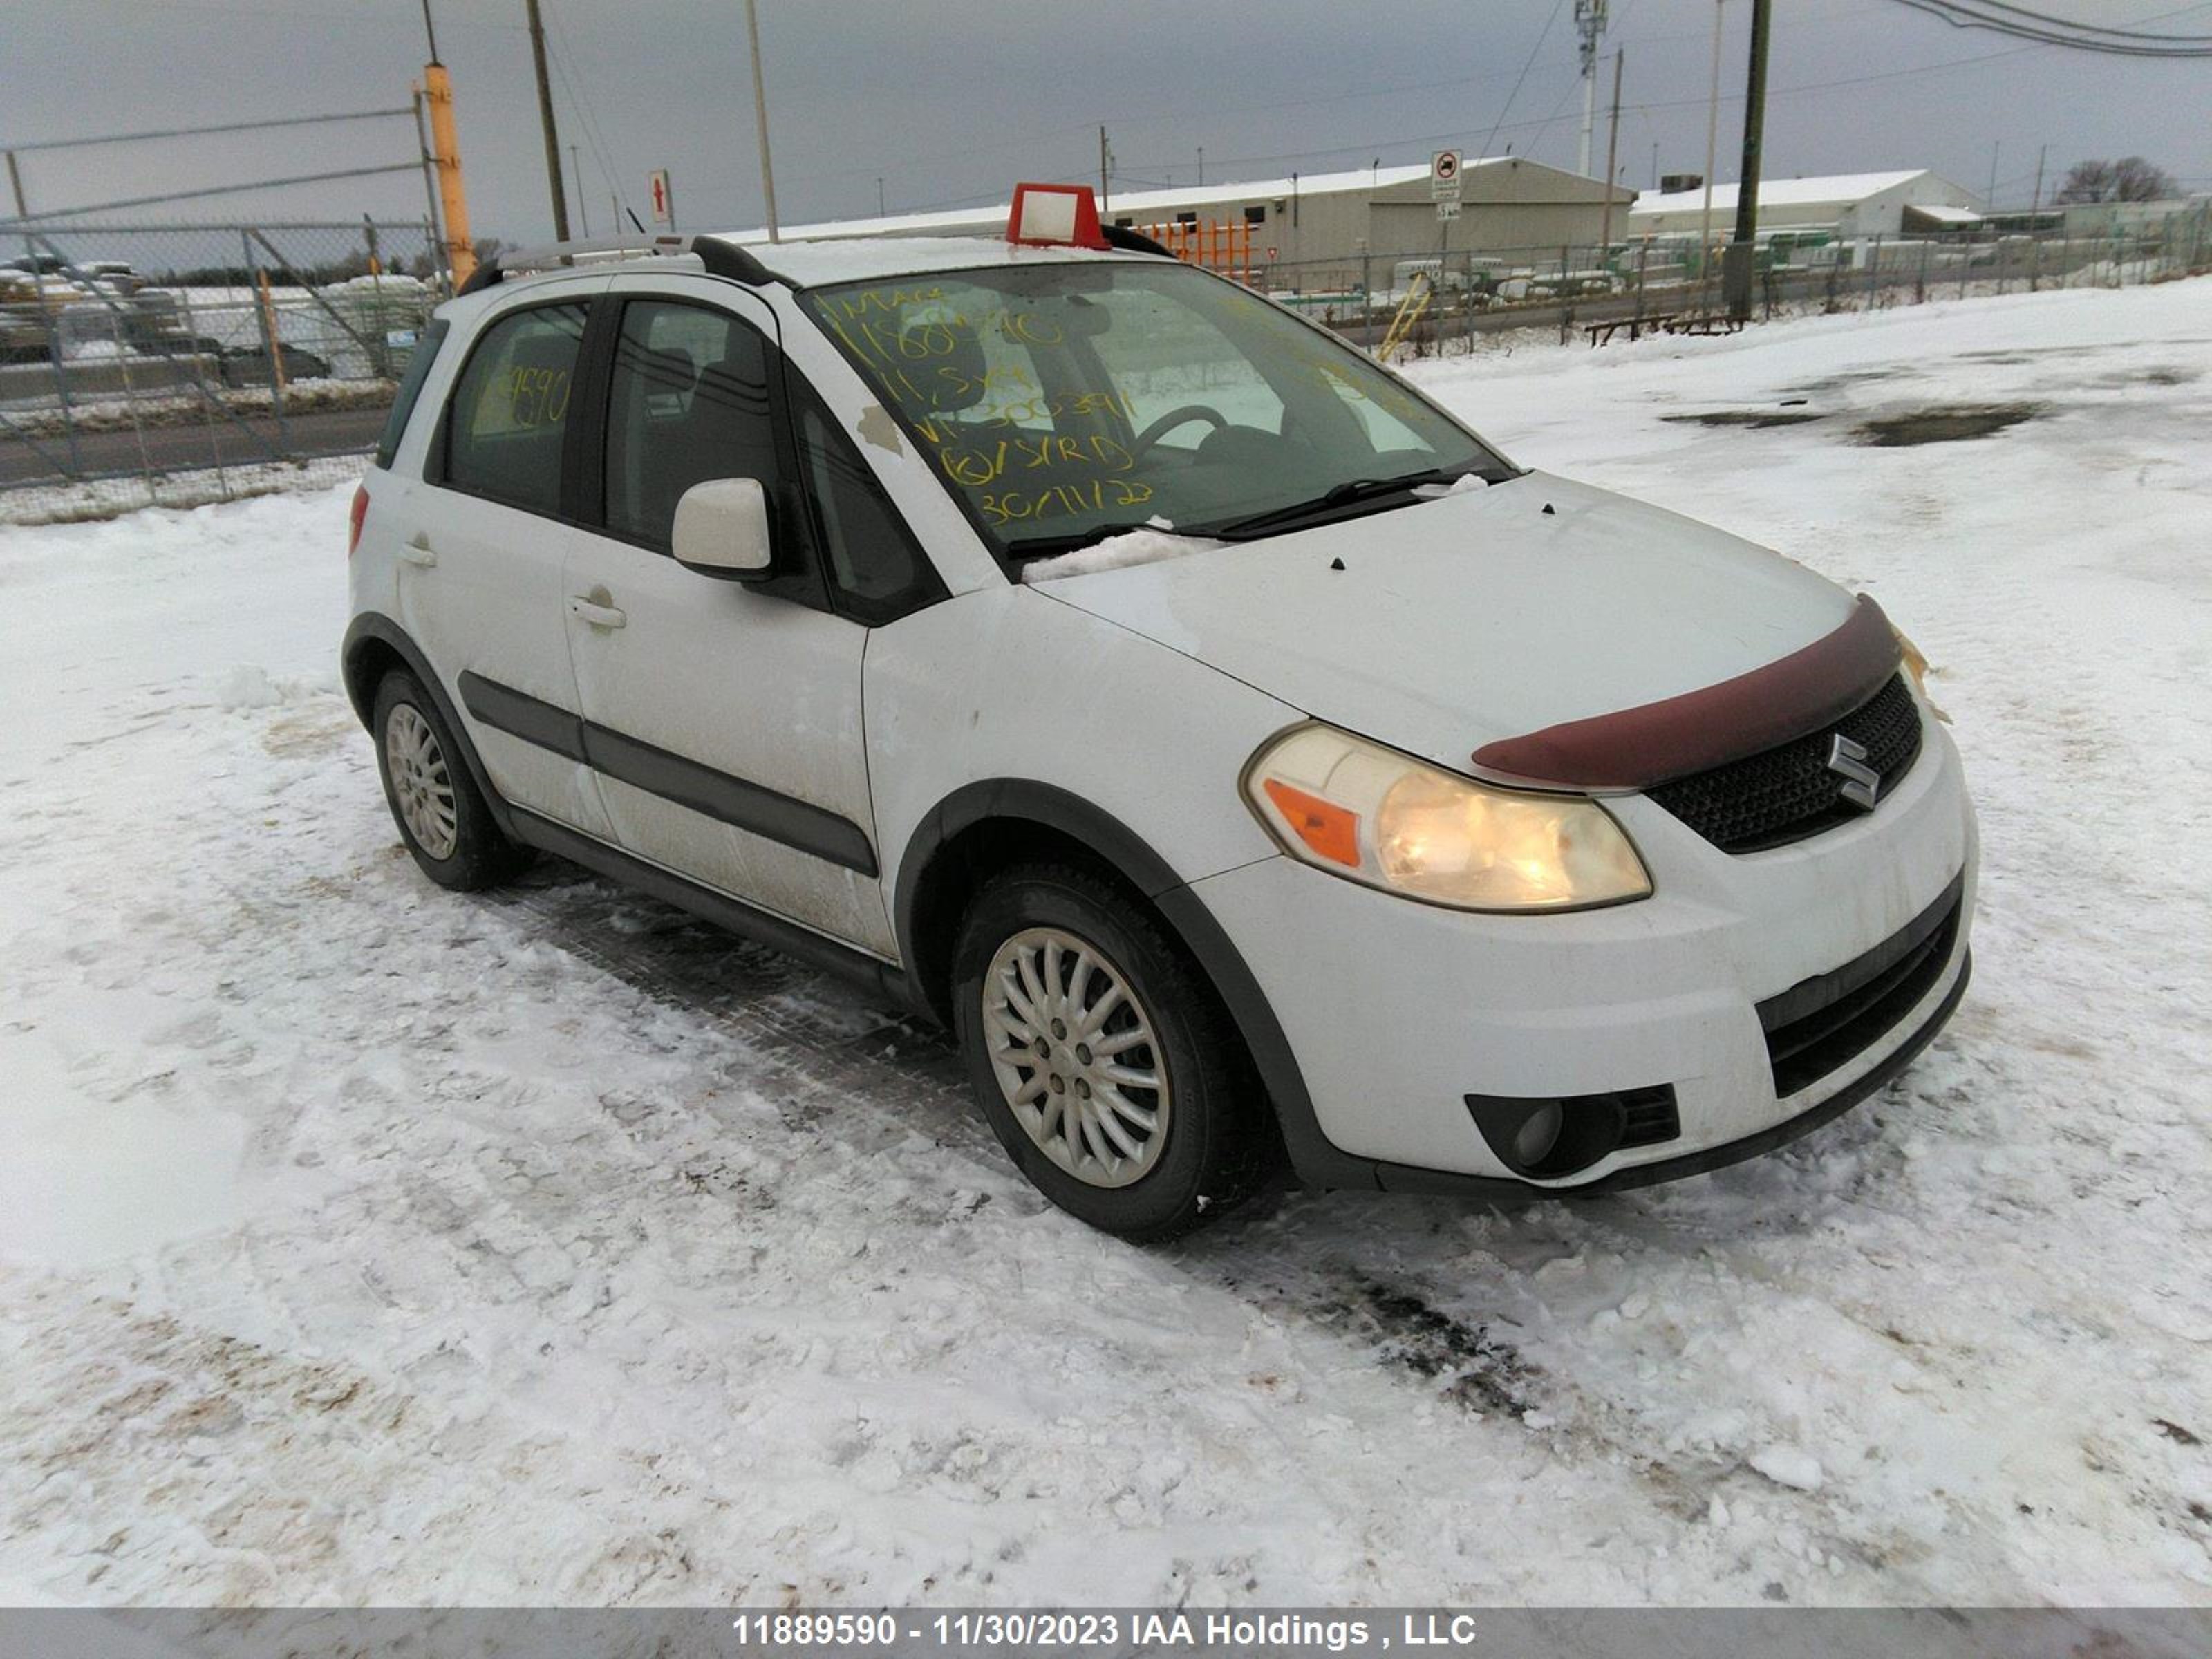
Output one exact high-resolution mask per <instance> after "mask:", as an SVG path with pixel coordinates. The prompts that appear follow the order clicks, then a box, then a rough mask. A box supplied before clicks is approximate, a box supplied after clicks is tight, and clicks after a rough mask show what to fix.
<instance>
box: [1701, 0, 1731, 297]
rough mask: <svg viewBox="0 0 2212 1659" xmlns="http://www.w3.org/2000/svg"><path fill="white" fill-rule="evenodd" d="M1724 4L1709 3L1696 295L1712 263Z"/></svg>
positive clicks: (1721, 0) (1717, 0) (1706, 285)
mask: <svg viewBox="0 0 2212 1659" xmlns="http://www.w3.org/2000/svg"><path fill="white" fill-rule="evenodd" d="M1727 17H1728V0H1713V85H1712V92H1711V95H1710V96H1709V98H1708V99H1707V100H1706V104H1705V215H1704V216H1703V218H1701V219H1700V220H1699V229H1698V292H1699V294H1700V295H1703V294H1705V293H1706V292H1707V291H1708V289H1709V285H1710V283H1711V277H1712V263H1713V164H1714V160H1715V157H1716V155H1717V153H1718V146H1719V143H1720V132H1721V24H1722V23H1723V21H1726V19H1727Z"/></svg>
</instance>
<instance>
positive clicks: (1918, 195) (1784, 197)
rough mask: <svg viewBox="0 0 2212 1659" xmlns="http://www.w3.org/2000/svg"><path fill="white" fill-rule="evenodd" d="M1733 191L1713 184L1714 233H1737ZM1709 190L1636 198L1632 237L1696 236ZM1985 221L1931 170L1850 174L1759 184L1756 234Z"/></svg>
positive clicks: (1863, 232) (1923, 229)
mask: <svg viewBox="0 0 2212 1659" xmlns="http://www.w3.org/2000/svg"><path fill="white" fill-rule="evenodd" d="M1735 200H1736V187H1735V185H1714V186H1713V218H1712V227H1713V235H1714V237H1715V238H1716V239H1717V240H1728V239H1729V238H1730V237H1732V236H1733V235H1734V234H1735ZM1704 218H1705V191H1704V190H1702V189H1699V190H1680V191H1672V192H1670V193H1668V194H1667V195H1663V196H1645V197H1640V198H1638V201H1637V204H1636V205H1635V206H1634V207H1633V208H1632V209H1630V210H1629V215H1628V232H1629V234H1631V235H1632V236H1644V235H1651V236H1666V235H1678V234H1681V233H1683V232H1688V233H1689V234H1692V235H1695V234H1697V233H1698V231H1699V228H1700V227H1701V225H1702V224H1703V222H1704ZM1981 222H1982V213H1981V208H1980V204H1978V201H1977V200H1976V198H1975V197H1973V195H1972V193H1971V192H1969V191H1965V190H1962V189H1960V187H1959V186H1958V185H1954V184H1953V183H1952V182H1951V181H1950V180H1949V179H1943V178H1939V177H1938V176H1937V175H1936V174H1935V173H1930V172H1929V171H1927V169H1925V168H1924V167H1923V168H1918V169H1916V170H1914V171H1912V172H1910V173H1837V174H1833V175H1832V176H1830V177H1827V178H1823V179H1761V180H1759V232H1760V234H1770V233H1771V232H1774V231H1778V230H1790V231H1827V232H1829V233H1831V234H1832V235H1833V236H1834V237H1835V239H1836V240H1838V241H1848V240H1852V239H1854V238H1857V237H1862V236H1901V235H1914V234H1926V233H1928V232H1929V231H1938V230H1970V229H1972V228H1974V227H1975V226H1976V225H1978V224H1980V223H1981Z"/></svg>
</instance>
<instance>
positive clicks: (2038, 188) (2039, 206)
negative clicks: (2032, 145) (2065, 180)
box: [2027, 144, 2051, 236]
mask: <svg viewBox="0 0 2212 1659" xmlns="http://www.w3.org/2000/svg"><path fill="white" fill-rule="evenodd" d="M2050 154H2051V146H2050V145H2048V144H2045V146H2044V147H2043V148H2042V149H2039V150H2038V151H2036V152H2035V201H2034V203H2033V205H2032V206H2030V207H2029V209H2028V210H2027V234H2029V235H2031V236H2033V235H2034V234H2035V221H2036V217H2037V216H2038V215H2039V214H2040V213H2041V212H2042V211H2043V158H2044V157H2045V156H2046V155H2050Z"/></svg>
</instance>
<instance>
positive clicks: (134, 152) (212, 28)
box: [0, 0, 2212, 240]
mask: <svg viewBox="0 0 2212 1659" xmlns="http://www.w3.org/2000/svg"><path fill="white" fill-rule="evenodd" d="M433 4H434V6H435V13H436V19H437V27H438V44H439V47H440V51H441V56H442V57H443V58H444V59H445V61H446V63H447V65H448V66H449V67H450V69H451V70H452V71H453V78H454V83H455V88H456V102H457V106H458V109H459V121H460V140H461V153H462V157H463V160H464V161H465V164H466V168H467V177H468V183H469V192H470V210H471V216H472V217H473V220H474V222H475V228H476V230H477V234H496V235H500V236H503V237H506V238H507V239H509V240H514V239H518V238H520V239H524V240H533V239H540V238H543V237H544V236H545V235H546V234H548V233H549V231H550V225H551V215H550V207H549V206H548V199H547V190H546V185H545V177H544V147H543V141H542V139H541V137H540V136H539V131H538V112H537V105H536V97H535V92H534V87H533V82H532V76H531V66H530V53H529V44H528V37H527V34H526V30H525V27H524V21H523V20H524V7H523V0H433ZM1715 4H1716V0H1613V22H1612V27H1611V28H1610V30H1609V32H1608V33H1607V37H1606V48H1607V51H1608V52H1610V51H1611V50H1612V49H1613V48H1614V47H1616V46H1617V47H1621V48H1624V49H1625V50H1626V80H1625V82H1624V92H1623V97H1622V102H1623V106H1624V112H1623V114H1622V117H1621V123H1620V175H1621V178H1622V179H1623V180H1624V181H1625V182H1626V183H1628V184H1631V185H1635V186H1637V187H1638V188H1649V187H1650V184H1651V181H1652V175H1653V173H1654V170H1655V147H1656V168H1657V169H1658V170H1661V171H1664V172H1668V173H1674V172H1698V171H1700V170H1702V168H1703V166H1704V160H1705V125H1706V91H1707V83H1708V76H1709V74H1710V70H1711V55H1710V54H1711V30H1712V21H1713V18H1714V15H1715ZM544 8H545V12H546V15H547V18H548V21H549V27H550V31H551V34H552V44H553V46H554V58H555V64H556V71H555V81H554V94H555V100H556V106H557V110H558V114H559V118H560V121H561V142H562V160H563V163H564V166H566V165H568V159H569V158H568V145H570V144H571V143H574V144H575V145H576V146H577V147H578V152H579V155H580V166H581V172H582V179H583V190H582V195H583V206H584V208H585V210H586V216H587V217H588V219H589V221H590V223H591V226H592V229H593V230H594V231H595V232H603V231H604V230H605V228H606V222H607V220H608V218H609V217H610V216H611V197H612V196H613V194H614V193H616V192H620V193H621V194H622V195H623V197H625V198H626V199H627V200H628V201H629V202H630V203H631V204H635V206H636V207H637V209H638V210H639V212H640V214H641V216H643V214H644V197H645V192H646V175H647V171H648V170H649V169H651V168H653V167H667V168H669V169H670V170H671V172H672V173H673V175H674V179H675V186H676V198H677V203H676V204H677V210H678V221H679V222H680V223H681V224H683V225H684V226H685V227H686V228H707V227H708V226H721V227H724V228H728V227H733V226H739V225H744V226H750V225H753V224H757V223H758V222H760V217H761V192H760V184H759V162H758V157H757V149H756V145H755V142H754V137H753V120H752V108H751V84H750V65H749V63H748V59H747V55H746V49H745V40H744V6H743V5H742V3H740V0H544ZM2041 8H2042V9H2046V10H2052V11H2063V12H2065V13H2066V14H2067V15H2072V16H2076V17H2080V18H2083V19H2087V20H2090V21H2098V22H2103V23H2110V24H2114V25H2131V24H2135V23H2138V22H2146V21H2148V20H2149V19H2153V18H2158V19H2162V20H2166V21H2161V22H2158V23H2152V24H2149V27H2157V28H2165V29H2167V30H2170V31H2174V32H2190V33H2207V34H2212V0H2207V3H2202V4H2197V5H2187V6H2184V5H2179V4H2177V3H2174V0H2165V3H2163V4H2161V3H2160V0H2135V3H2127V0H2041ZM760 10H761V33H762V37H763V57H764V58H765V59H766V62H767V69H768V80H769V118H770V123H771V134H770V136H771V139H772V142H773V144H774V148H775V160H776V164H777V171H776V187H777V195H778V198H779V205H780V206H781V210H782V216H783V218H784V220H785V222H787V223H789V222H805V221H808V220H812V219H820V218H829V217H837V216H853V215H860V214H872V213H873V212H874V210H875V207H876V201H877V180H878V178H879V177H880V179H882V181H883V185H882V187H883V191H884V197H885V199H886V201H887V202H888V204H889V205H890V208H891V209H892V210H894V211H897V210H918V209H922V208H927V207H938V206H956V205H965V204H971V203H976V202H981V201H1002V200H1004V199H1005V197H1006V191H1007V187H1008V186H1009V185H1010V184H1011V183H1012V181H1014V180H1016V179H1094V178H1095V177H1096V175H1097V128H1098V125H1099V124H1100V123H1101V122H1103V123H1105V124H1106V125H1108V127H1109V129H1110V130H1111V132H1112V135H1113V147H1114V150H1115V156H1116V160H1117V167H1116V176H1117V178H1119V179H1121V181H1122V182H1123V183H1124V184H1125V185H1127V186H1129V187H1131V188H1134V187H1136V186H1137V185H1139V183H1143V184H1170V183H1171V184H1176V185H1186V184H1191V183H1194V182H1196V181H1197V179H1198V167H1199V147H1200V146H1201V145H1202V146H1204V148H1205V153H1206V160H1205V166H1206V179H1207V180H1208V181H1209V182H1212V181H1217V180H1221V179H1236V178H1247V179H1256V178H1270V177H1279V176H1281V175H1282V174H1284V173H1289V172H1291V171H1293V170H1295V171H1297V172H1301V173H1321V172H1327V171H1329V170H1332V169H1342V168H1347V167H1361V166H1364V165H1366V164H1367V163H1368V162H1370V161H1373V160H1376V159H1378V158H1379V159H1381V160H1382V161H1385V162H1394V161H1425V160H1426V158H1427V156H1428V155H1429V153H1430V151H1431V149H1435V148H1437V147H1440V146H1443V145H1456V146H1458V147H1460V148H1462V149H1466V150H1467V151H1468V152H1469V153H1470V154H1474V153H1480V152H1482V151H1483V150H1484V149H1485V148H1486V146H1487V148H1488V149H1490V150H1491V151H1492V152H1499V151H1503V150H1504V149H1506V148H1507V147H1508V146H1509V145H1510V147H1511V148H1512V149H1513V150H1514V151H1515V152H1516V154H1521V155H1533V156H1534V157H1536V158H1537V159H1539V160H1541V161H1551V162H1554V163H1557V164H1559V165H1563V166H1569V167H1571V166H1572V165H1573V164H1574V161H1575V152H1576V144H1577V126H1578V124H1579V118H1580V112H1581V98H1580V94H1579V83H1578V82H1577V71H1576V53H1575V40H1574V30H1573V11H1574V7H1573V0H1454V3H1441V0H1430V3H1418V0H1357V3H1354V0H1265V3H1262V0H1237V3H1231V0H1093V3H1086V4H1073V3H1067V0H928V3H909V4H891V3H876V0H760ZM1720 12H1721V15H1723V20H1724V24H1725V29H1726V34H1725V40H1724V45H1723V60H1722V63H1723V68H1722V79H1723V92H1724V94H1728V93H1732V92H1735V91H1738V90H1740V88H1741V84H1742V80H1743V75H1744V64H1745V56H1746V51H1747V33H1748V28H1749V20H1750V12H1751V8H1750V3H1749V0H1720ZM1775 14H1776V15H1775V26H1774V40H1773V55H1772V61H1771V70H1770V86H1771V100H1770V105H1769V113H1768V119H1767V150H1766V155H1767V161H1766V170H1767V173H1768V174H1769V176H1782V177H1788V176H1793V175H1797V174H1803V173H1840V172H1857V171H1863V170H1872V169H1881V168H1891V167H1932V168H1934V169H1935V170H1936V171H1937V172H1938V173H1942V174H1943V175H1944V176H1946V177H1947V178H1949V179H1952V180H1954V182H1956V183H1958V184H1960V185H1965V186H1966V187H1967V188H1968V189H1970V190H1972V191H1975V192H1976V193H1977V194H1980V193H1982V192H1984V191H1986V190H1987V189H1988V187H1989V183H1990V168H1991V159H1992V146H1993V145H1994V146H1996V156H1995V160H1996V179H1997V194H1998V197H2000V199H2001V200H2002V202H2004V203H2007V204H2010V203H2013V202H2018V203H2020V204H2025V203H2026V202H2027V197H2028V195H2029V192H2030V189H2031V187H2032V185H2033V181H2034V177H2035V170H2036V160H2037V155H2038V151H2039V149H2040V148H2041V147H2043V146H2045V145H2048V146H2049V156H2050V160H2049V165H2048V168H2047V171H2046V173H2045V185H2044V188H2045V193H2046V195H2047V194H2048V192H2049V191H2050V190H2051V188H2052V186H2053V185H2054V183H2055V181H2056V179H2057V178H2058V177H2059V176H2061V175H2063V173H2064V171H2065V168H2066V167H2067V166H2068V164H2069V163H2070V162H2072V161H2076V160H2079V159H2081V158H2082V157H2085V156H2112V155H2125V154H2141V155H2147V156H2148V157H2150V158H2151V159H2152V160H2153V161H2156V162H2158V163H2160V164H2161V165H2162V166H2164V167H2166V168H2167V169H2168V171H2170V172H2172V173H2175V174H2176V175H2178V176H2179V177H2180V178H2181V179H2183V182H2184V184H2185V187H2188V188H2193V189H2197V190H2203V189H2207V188H2212V58H2200V59H2195V60H2185V61H2180V62H2146V61H2139V60H2133V59H2128V58H2110V57H2102V56H2089V55H2087V54H2082V53H2077V52H2064V51H2060V50H2056V49H2051V48H2037V47H2023V46H2022V44H2021V42H2018V41H2015V40H2008V39H2005V38H2003V37H2001V36H1997V35H1994V34H1991V33H1987V32H1984V31H1978V30H1965V29H1957V28H1953V27H1949V26H1948V25H1946V24H1944V23H1942V22H1940V21H1936V20H1935V19H1933V18H1930V17H1929V16H1926V15H1923V14H1922V13H1919V12H1917V11H1914V10H1911V9H1907V8H1906V7H1905V6H1904V5H1902V4H1900V3H1898V0H1779V3H1778V4H1777V5H1776V7H1775ZM0 20H4V27H0V34H4V37H5V40H6V46H5V49H4V52H0V142H6V143H28V142H35V141H38V140H42V139H52V138H65V137H82V136H91V135H95V134H101V133H112V132H118V131H138V130H143V129H146V128H150V127H167V126H186V125H202V124H206V123H210V122H217V121H226V120H243V119H250V118H254V117H257V116H264V115H265V116H286V115H298V114H306V113H312V112H322V111H333V110H360V109H374V108H380V107H388V106H395V105H404V103H405V102H406V101H407V93H408V87H409V83H410V81H411V80H412V79H413V78H414V77H415V76H416V75H417V74H418V73H419V66H420V64H421V63H422V59H423V57H424V52H425V48H424V41H423V30H422V10H421V6H420V3H419V0H0ZM1524 71H1525V73H1524ZM1609 89H1610V65H1609V64H1608V65H1607V70H1606V71H1605V73H1604V75H1603V76H1601V98H1600V102H1601V106H1602V104H1603V102H1604V95H1605V94H1606V93H1607V92H1608V91H1609ZM1742 120H1743V105H1742V103H1741V99H1740V98H1727V99H1725V100H1724V101H1723V104H1722V106H1721V121H1720V127H1721V139H1720V154H1721V156H1722V158H1723V159H1722V161H1721V164H1720V166H1719V167H1718V169H1717V176H1718V177H1719V178H1720V179H1723V180H1726V179H1733V178H1735V174H1736V167H1735V161H1734V160H1733V157H1734V155H1735V150H1736V149H1737V147H1738V146H1739V144H1740V143H1741V137H1742ZM413 154H414V131H413V128H412V126H411V125H410V124H407V123H401V122H390V121H386V122H372V123H363V124H360V125H348V126H339V127H312V128H302V129H292V130H289V131H279V132H276V133H263V134H257V135H249V136H245V137H220V138H197V139H190V140H169V141H164V142H162V143H139V144H128V145H116V146H104V147H101V148H98V149H76V150H62V151H58V152H52V153H40V154H32V155H26V156H24V157H23V158H22V168H23V173H24V182H25V185H26V188H27V191H28V193H29V197H30V201H31V205H32V207H33V210H39V209H47V208H55V207H60V206H64V205H75V204H88V203H99V202H105V201H110V200H113V199H116V198H119V197H136V196H141V195H146V194H150V193H152V192H154V191H161V190H169V189H184V188H191V187H194V186H198V185H210V184H220V183H227V182H232V181H238V180H245V179H266V178H272V177H278V176H284V175H289V174H296V173H310V172H320V171H325V170H329V169H333V168H338V167H364V166H369V165H374V164H375V163H378V162H383V161H401V160H405V159H409V158H411V156H412V155H413ZM1594 154H1595V160H1594V161H1593V163H1592V170H1593V171H1600V170H1602V168H1603V167H1604V164H1605V163H1604V155H1605V122H1604V118H1603V115H1602V112H1601V115H1600V118H1599V122H1598V128H1597V136H1596V142H1595V149H1594ZM571 182H572V185H573V182H574V180H573V175H572V178H571ZM422 197H423V191H422V184H421V179H420V176H419V174H400V175H396V176H392V177H385V178H371V179H350V180H344V181H340V182H335V183H325V184H320V185H303V186H296V187H294V188H291V189H289V190H286V191H282V192H260V193H256V194H242V195H237V196H225V197H214V198H212V199H210V200H208V201H204V202H193V203H185V204H173V205H169V206H164V207H159V208H152V209H146V210H132V211H131V212H130V213H129V214H126V215H124V216H125V217H131V218H139V217H159V218H162V219H165V220H166V219H199V220H228V219H234V218H239V217H251V216H258V217H270V216H284V217H294V218H355V217H358V216H360V215H361V214H362V213H364V212H374V213H375V214H377V215H379V216H384V215H387V214H390V215H394V216H413V217H414V218H416V219H419V218H420V217H421V216H422ZM571 211H572V216H573V214H574V209H573V207H572V210H571Z"/></svg>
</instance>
